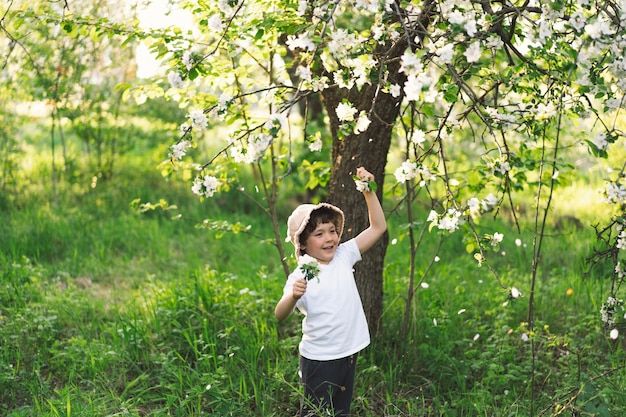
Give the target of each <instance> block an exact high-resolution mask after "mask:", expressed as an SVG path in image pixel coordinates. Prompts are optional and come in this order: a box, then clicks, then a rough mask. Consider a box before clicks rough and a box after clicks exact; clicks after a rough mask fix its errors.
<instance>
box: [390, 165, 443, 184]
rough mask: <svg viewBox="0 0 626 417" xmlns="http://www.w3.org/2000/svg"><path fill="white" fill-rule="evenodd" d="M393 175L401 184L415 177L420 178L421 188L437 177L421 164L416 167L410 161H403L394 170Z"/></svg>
mask: <svg viewBox="0 0 626 417" xmlns="http://www.w3.org/2000/svg"><path fill="white" fill-rule="evenodd" d="M393 175H394V177H396V181H398V182H399V183H402V184H404V183H405V182H407V181H410V180H412V179H415V178H417V177H421V181H420V186H421V187H423V186H425V185H426V182H427V181H435V180H436V179H437V175H436V174H434V173H432V172H431V171H430V169H429V168H428V167H427V166H424V165H422V164H419V165H418V164H417V162H414V161H411V160H406V161H404V162H403V163H402V164H401V165H400V166H399V167H398V168H396V171H395V172H394V174H393Z"/></svg>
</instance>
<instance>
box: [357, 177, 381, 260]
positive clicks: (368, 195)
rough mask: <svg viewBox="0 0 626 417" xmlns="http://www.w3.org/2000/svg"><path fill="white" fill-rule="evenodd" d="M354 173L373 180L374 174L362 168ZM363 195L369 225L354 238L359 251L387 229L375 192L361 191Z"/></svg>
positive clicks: (362, 250)
mask: <svg viewBox="0 0 626 417" xmlns="http://www.w3.org/2000/svg"><path fill="white" fill-rule="evenodd" d="M356 175H357V177H359V178H360V179H362V180H364V181H373V180H374V176H373V175H372V174H370V173H369V172H368V171H367V170H365V169H364V168H358V169H357V171H356ZM363 197H364V198H365V204H367V212H368V216H369V222H370V225H369V227H368V228H367V229H365V230H363V231H362V232H361V233H359V235H358V236H357V237H356V238H355V239H356V244H357V246H358V247H359V251H360V252H361V253H364V252H366V251H367V250H368V249H370V248H371V247H372V246H374V244H375V243H376V242H377V241H378V239H380V238H381V236H382V235H383V234H384V233H385V231H386V230H387V221H386V220H385V213H384V212H383V208H382V206H381V204H380V201H378V197H377V196H376V193H375V192H373V191H363Z"/></svg>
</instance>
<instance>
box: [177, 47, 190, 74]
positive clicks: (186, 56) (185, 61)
mask: <svg viewBox="0 0 626 417" xmlns="http://www.w3.org/2000/svg"><path fill="white" fill-rule="evenodd" d="M180 60H181V62H182V63H183V65H184V66H185V68H187V71H189V70H191V68H192V67H193V56H192V55H191V51H189V50H187V51H185V52H183V56H182V57H181V58H180Z"/></svg>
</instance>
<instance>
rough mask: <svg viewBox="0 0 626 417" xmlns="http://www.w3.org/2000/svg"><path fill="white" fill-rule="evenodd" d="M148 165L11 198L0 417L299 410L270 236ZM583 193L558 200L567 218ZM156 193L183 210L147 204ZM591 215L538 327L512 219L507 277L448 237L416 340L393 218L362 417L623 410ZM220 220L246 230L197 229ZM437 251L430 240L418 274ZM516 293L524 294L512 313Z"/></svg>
mask: <svg viewBox="0 0 626 417" xmlns="http://www.w3.org/2000/svg"><path fill="white" fill-rule="evenodd" d="M161 151H162V150H161ZM144 155H145V154H144ZM152 156H153V155H151V157H150V158H144V159H141V158H138V157H136V156H135V157H133V158H128V159H126V160H124V161H123V163H120V164H118V165H117V166H118V168H117V170H116V172H115V175H113V176H112V177H111V178H106V179H105V178H98V177H97V175H96V176H95V177H92V176H85V177H78V178H76V179H75V180H74V181H71V182H66V183H62V184H61V186H60V187H59V188H58V190H57V192H58V194H57V197H56V201H54V202H53V198H52V194H51V188H50V184H49V181H47V179H49V178H50V172H48V170H49V168H48V167H47V165H46V164H41V165H35V166H34V167H33V168H32V169H33V171H32V172H30V173H29V175H28V176H27V177H28V180H26V179H25V178H23V179H22V180H21V183H20V184H21V185H20V192H19V193H16V194H14V195H11V196H10V198H8V197H6V195H5V196H3V198H2V199H0V236H2V239H1V242H0V268H1V271H2V275H1V281H0V284H1V285H0V415H2V416H7V417H9V416H10V417H22V416H23V417H26V416H28V417H32V416H65V417H69V416H237V417H248V416H250V417H251V416H262V417H271V416H277V417H278V416H280V417H283V416H284V417H287V416H294V415H296V413H297V409H298V402H299V392H300V388H299V387H298V381H297V359H298V358H297V344H298V341H299V325H300V323H299V321H300V317H299V316H298V315H293V316H292V317H290V318H289V319H288V320H287V321H286V322H284V323H278V322H277V320H276V319H275V318H274V316H273V309H274V305H275V303H276V301H277V300H278V299H279V297H280V294H281V291H282V285H283V281H284V279H285V277H284V275H283V273H282V269H281V265H280V262H279V261H280V260H279V258H278V253H277V251H276V249H275V247H274V246H273V245H272V244H271V243H268V242H267V240H266V238H267V237H270V236H271V224H270V223H269V221H268V220H266V219H265V218H264V217H263V215H262V214H261V213H259V212H258V209H256V208H255V207H254V206H253V205H251V204H249V203H247V202H246V200H245V199H243V198H242V197H240V196H238V195H237V194H236V193H229V194H226V195H220V196H217V197H216V198H215V199H209V200H206V201H204V202H200V201H199V200H197V199H196V198H195V197H194V196H193V195H192V193H191V192H190V190H189V184H188V183H186V182H183V181H182V180H177V179H170V180H169V181H166V180H165V179H163V178H162V177H161V176H160V174H159V173H158V171H157V170H156V169H155V165H156V161H157V160H158V158H157V157H155V158H152ZM581 192H585V190H584V189H583V187H582V186H581V187H579V188H576V187H574V188H571V189H568V190H565V191H564V192H563V194H561V195H560V196H559V198H558V199H557V201H559V202H560V204H557V209H558V207H570V208H571V205H569V204H568V202H572V201H579V200H580V198H579V197H580V193H581ZM289 197H292V196H285V201H283V202H281V203H282V206H281V218H283V219H286V217H287V215H288V213H289V212H290V209H291V207H290V206H289V204H288V198H289ZM161 198H165V199H167V200H168V201H169V202H170V204H175V205H176V207H177V208H176V209H172V210H159V209H158V210H151V211H147V212H142V211H141V210H139V209H138V208H139V206H138V204H137V203H136V201H141V202H143V203H146V202H151V203H157V202H158V201H159V200H160V199H161ZM133 201H135V204H133ZM586 201H589V200H586ZM383 205H384V206H385V208H389V207H390V206H392V205H393V203H392V202H390V201H384V202H383ZM593 212H594V208H593V207H588V208H587V211H585V210H584V208H583V209H581V210H580V211H578V212H577V213H578V214H579V217H580V218H579V219H577V221H576V222H571V223H570V222H564V224H560V225H557V224H554V225H553V226H554V227H552V228H551V229H550V233H549V234H548V235H547V236H546V240H545V247H544V255H543V257H542V259H541V266H540V273H539V279H538V281H537V286H536V289H535V291H536V297H535V306H534V319H535V326H534V328H533V329H528V328H527V319H528V311H529V306H528V297H527V294H528V285H529V278H530V277H529V272H528V271H529V270H530V262H531V259H532V244H533V237H532V235H531V234H529V232H528V229H527V228H523V229H522V232H521V233H517V231H516V230H515V228H514V226H513V225H512V224H510V223H507V222H506V221H504V220H503V221H501V223H499V227H500V228H501V229H500V230H503V231H504V234H505V240H504V241H503V243H502V246H501V248H500V251H499V252H498V253H497V254H494V257H493V260H492V262H493V265H494V267H495V268H496V270H497V271H498V273H499V277H498V279H495V278H494V277H493V275H492V274H491V273H490V272H489V270H488V269H487V268H484V267H483V268H479V267H477V265H476V262H475V260H474V259H473V258H472V257H471V256H470V255H468V254H467V253H466V252H465V249H464V243H463V242H462V241H461V238H460V237H454V236H453V237H451V238H449V239H447V240H446V241H445V243H444V245H443V247H442V249H441V251H440V252H439V254H438V256H439V260H438V262H436V263H435V264H434V268H433V269H432V270H431V271H430V272H429V274H428V275H427V276H426V277H425V278H424V280H423V281H422V282H420V283H419V285H418V286H417V291H416V294H415V298H414V299H413V303H412V306H411V310H410V317H409V325H408V333H407V335H406V337H404V338H402V337H401V326H402V321H403V318H404V309H405V300H406V291H407V285H408V279H409V278H408V260H407V255H406V253H407V252H406V250H407V249H406V247H405V245H406V240H404V239H402V238H401V235H402V233H401V231H402V230H403V227H404V225H403V224H402V220H401V218H400V217H398V216H395V215H392V216H390V217H389V220H388V221H389V235H390V242H391V244H390V246H389V248H388V252H387V257H386V260H385V275H384V291H385V294H384V314H383V320H382V326H381V329H380V332H379V334H378V335H377V336H376V337H375V339H374V340H373V343H372V344H371V346H369V347H368V348H367V349H366V350H365V351H364V352H363V353H362V354H361V355H360V357H359V362H358V374H357V383H356V393H355V400H354V409H353V411H354V413H355V415H357V416H364V417H365V416H372V417H374V416H376V417H380V416H500V417H502V416H523V417H527V416H556V415H570V416H620V415H625V414H624V413H625V412H626V394H625V392H626V391H625V390H624V388H625V387H626V371H625V370H624V358H625V355H624V351H623V345H622V341H621V340H620V339H617V340H613V339H611V338H609V337H608V333H607V329H606V328H605V327H604V325H603V323H602V321H601V319H600V313H599V311H600V307H601V304H602V303H603V301H604V300H605V298H606V296H607V292H608V289H609V288H608V286H609V285H610V281H609V280H608V279H607V278H606V272H607V271H601V270H600V271H598V270H595V271H592V273H591V274H590V275H589V276H588V277H586V278H585V277H583V275H584V274H583V273H584V271H585V270H586V269H587V265H586V264H585V258H586V256H588V255H589V252H590V249H591V248H592V247H593V244H594V243H593V242H594V233H593V229H592V228H591V226H590V225H591V223H592V221H593ZM570 215H571V213H566V212H562V213H561V214H559V213H557V215H556V216H555V218H557V219H558V218H559V216H561V217H560V218H562V219H568V218H570V217H568V216H570ZM207 218H209V219H215V220H217V219H228V220H229V221H231V222H241V223H242V224H245V225H250V226H251V229H250V230H249V231H242V232H240V233H236V234H234V233H224V232H221V231H217V230H210V229H206V228H202V227H198V224H200V223H201V222H202V221H203V220H204V219H207ZM557 226H558V227H557ZM281 228H282V229H281V230H282V232H283V235H284V234H285V228H286V226H285V225H284V224H281ZM433 235H434V233H433ZM437 239H438V238H436V237H435V236H430V237H428V236H427V239H426V240H425V242H424V243H423V247H422V249H420V253H419V254H418V258H419V259H420V260H419V261H418V269H420V268H422V269H423V264H424V265H425V264H426V263H427V262H429V260H430V259H431V257H432V253H434V247H435V245H436V242H437ZM516 239H519V241H517V243H516ZM420 265H421V266H420ZM501 284H504V285H501ZM510 286H515V287H517V288H519V290H520V291H521V292H522V296H521V297H519V298H516V299H510V298H509V297H508V294H509V292H508V290H507V289H506V288H508V287H510ZM505 287H506V288H505Z"/></svg>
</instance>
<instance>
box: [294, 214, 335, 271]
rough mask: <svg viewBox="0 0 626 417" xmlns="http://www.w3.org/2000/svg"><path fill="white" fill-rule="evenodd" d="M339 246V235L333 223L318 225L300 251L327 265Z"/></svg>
mask: <svg viewBox="0 0 626 417" xmlns="http://www.w3.org/2000/svg"><path fill="white" fill-rule="evenodd" d="M338 245H339V234H338V233H337V228H336V227H335V225H334V224H333V223H320V224H318V225H317V226H316V227H315V230H313V233H311V234H310V235H309V237H307V239H306V242H305V244H304V246H302V248H301V249H302V250H303V251H304V252H306V253H307V254H308V255H309V256H312V257H314V258H315V259H317V261H318V262H319V263H322V264H327V263H329V262H330V261H331V260H332V259H333V256H335V251H336V250H337V246H338Z"/></svg>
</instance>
